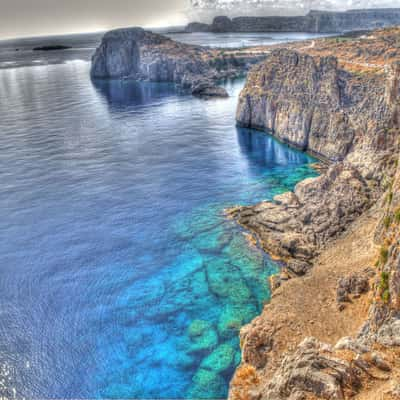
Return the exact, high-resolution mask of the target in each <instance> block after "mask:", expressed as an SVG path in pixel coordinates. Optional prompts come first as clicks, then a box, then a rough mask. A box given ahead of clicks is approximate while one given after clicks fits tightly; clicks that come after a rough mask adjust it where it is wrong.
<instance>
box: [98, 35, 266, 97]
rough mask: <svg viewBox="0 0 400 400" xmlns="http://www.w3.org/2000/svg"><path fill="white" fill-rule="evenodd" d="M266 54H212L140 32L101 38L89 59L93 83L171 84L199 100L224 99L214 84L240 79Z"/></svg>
mask: <svg viewBox="0 0 400 400" xmlns="http://www.w3.org/2000/svg"><path fill="white" fill-rule="evenodd" d="M265 57H266V53H263V52H257V53H250V52H247V51H242V50H229V51H224V50H213V49H208V48H205V47H201V46H192V45H187V44H183V43H179V42H175V41H173V40H171V39H169V38H167V37H165V36H162V35H159V34H156V33H153V32H148V31H145V30H143V29H141V28H127V29H117V30H114V31H111V32H108V33H106V34H105V35H104V37H103V39H102V42H101V44H100V46H99V48H98V49H97V50H96V53H95V54H94V56H93V58H92V69H91V76H92V78H95V79H137V80H148V81H151V82H174V83H176V84H179V85H181V86H182V87H184V88H187V89H189V90H191V91H192V93H193V94H195V95H197V96H203V97H226V96H227V93H226V91H225V89H223V88H222V87H219V86H218V84H217V83H218V81H220V80H222V79H226V78H233V77H237V76H239V75H242V74H243V73H245V72H246V71H248V69H249V68H250V67H251V66H252V65H254V64H256V63H257V62H260V61H261V60H263V59H265Z"/></svg>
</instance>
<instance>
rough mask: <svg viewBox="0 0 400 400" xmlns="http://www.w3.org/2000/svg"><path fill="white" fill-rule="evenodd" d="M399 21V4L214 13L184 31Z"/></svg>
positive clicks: (331, 29)
mask: <svg viewBox="0 0 400 400" xmlns="http://www.w3.org/2000/svg"><path fill="white" fill-rule="evenodd" d="M398 24H400V8H380V9H360V10H348V11H344V12H331V11H318V10H311V11H310V12H309V13H308V14H307V15H304V16H260V17H258V16H257V17H254V16H241V17H235V18H232V19H231V18H229V17H227V16H217V17H215V18H214V20H213V22H212V23H211V24H206V23H203V22H192V23H190V24H188V25H187V26H186V32H212V33H228V32H241V33H243V32H306V33H342V32H347V31H353V30H364V29H368V30H371V29H376V28H385V27H391V26H395V25H398Z"/></svg>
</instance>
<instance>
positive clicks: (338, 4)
mask: <svg viewBox="0 0 400 400" xmlns="http://www.w3.org/2000/svg"><path fill="white" fill-rule="evenodd" d="M189 1H190V3H191V7H190V10H189V15H190V18H191V19H193V18H196V17H197V19H203V20H204V19H210V18H211V17H213V16H215V15H228V16H237V15H304V14H306V13H307V12H308V11H310V10H316V9H318V10H330V11H338V10H347V9H352V8H383V7H399V1H398V0H189Z"/></svg>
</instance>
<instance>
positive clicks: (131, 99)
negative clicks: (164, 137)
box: [92, 79, 177, 111]
mask: <svg viewBox="0 0 400 400" xmlns="http://www.w3.org/2000/svg"><path fill="white" fill-rule="evenodd" d="M92 83H93V86H94V87H95V89H96V90H97V92H98V93H99V94H100V95H101V96H102V97H103V98H104V99H105V100H106V101H107V104H108V106H109V108H110V111H118V110H122V109H123V110H126V108H130V107H137V106H146V105H156V104H157V103H159V102H160V100H161V99H165V98H167V97H174V96H176V95H177V89H176V87H175V86H174V85H173V84H170V83H153V82H137V81H133V80H101V79H92Z"/></svg>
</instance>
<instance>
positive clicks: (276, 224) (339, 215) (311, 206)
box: [231, 164, 373, 275]
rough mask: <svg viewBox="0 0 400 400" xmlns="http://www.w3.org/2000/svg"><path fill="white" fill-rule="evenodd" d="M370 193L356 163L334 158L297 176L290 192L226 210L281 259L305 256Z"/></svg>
mask: <svg viewBox="0 0 400 400" xmlns="http://www.w3.org/2000/svg"><path fill="white" fill-rule="evenodd" d="M372 199H373V194H372V193H371V189H370V188H369V186H368V183H367V182H366V181H365V180H364V178H363V177H362V176H361V175H360V173H359V172H358V170H357V169H355V168H353V167H352V166H351V165H346V164H336V165H333V166H331V168H330V169H329V170H328V172H327V173H326V174H325V175H322V176H320V177H317V178H309V179H306V180H304V181H302V182H300V183H299V184H298V185H297V186H296V189H295V191H294V193H290V194H285V195H280V196H277V197H276V198H275V202H264V203H260V204H258V205H256V206H250V207H239V208H236V209H234V210H232V211H231V215H232V216H233V217H234V218H236V219H237V220H238V222H239V223H240V224H241V225H243V226H245V227H246V228H249V229H250V230H252V231H253V232H255V233H256V234H257V236H258V237H259V238H260V239H261V243H262V245H263V246H264V248H265V250H266V251H267V252H269V253H272V254H273V255H276V256H278V257H279V258H282V259H284V260H290V259H292V258H294V259H297V260H304V261H306V260H310V259H311V258H313V257H315V256H316V253H317V252H318V251H319V250H320V249H321V248H322V247H323V246H324V245H325V244H326V243H327V241H328V240H330V239H332V238H333V237H335V236H336V235H337V234H339V233H341V232H343V230H344V229H345V228H346V226H347V225H348V224H349V223H350V222H351V221H353V220H354V219H355V218H356V217H357V216H358V215H360V214H361V213H362V212H363V211H364V210H365V209H366V208H367V207H368V206H369V205H370V203H371V201H372ZM304 268H305V267H304ZM305 269H306V268H305ZM299 272H300V275H301V271H299Z"/></svg>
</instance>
